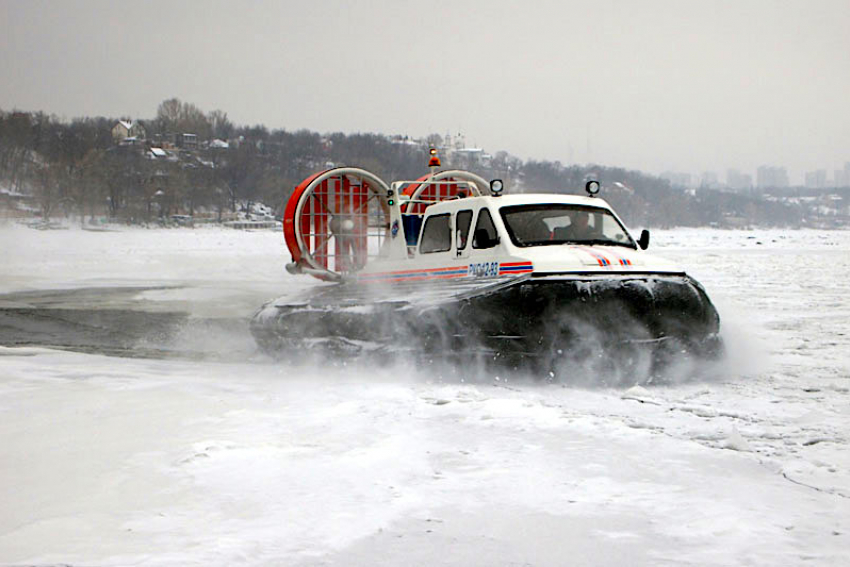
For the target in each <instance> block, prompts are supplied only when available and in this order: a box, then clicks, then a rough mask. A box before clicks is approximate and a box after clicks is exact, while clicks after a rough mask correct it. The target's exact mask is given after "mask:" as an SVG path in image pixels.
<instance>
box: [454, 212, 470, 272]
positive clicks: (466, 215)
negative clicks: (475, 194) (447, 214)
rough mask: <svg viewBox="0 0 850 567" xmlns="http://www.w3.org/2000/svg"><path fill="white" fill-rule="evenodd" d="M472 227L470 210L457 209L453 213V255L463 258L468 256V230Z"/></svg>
mask: <svg viewBox="0 0 850 567" xmlns="http://www.w3.org/2000/svg"><path fill="white" fill-rule="evenodd" d="M471 227H472V211H471V210H463V211H458V212H457V214H456V215H455V231H454V251H455V256H456V257H457V258H459V259H462V260H465V259H466V258H468V257H469V249H470V248H471V246H470V242H469V241H470V238H469V231H470V228H471Z"/></svg>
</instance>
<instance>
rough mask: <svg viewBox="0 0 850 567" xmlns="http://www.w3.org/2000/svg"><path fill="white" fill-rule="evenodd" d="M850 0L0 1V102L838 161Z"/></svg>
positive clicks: (737, 164) (592, 157)
mask: <svg viewBox="0 0 850 567" xmlns="http://www.w3.org/2000/svg"><path fill="white" fill-rule="evenodd" d="M848 27H850V4H848V3H847V2H846V1H844V0H815V1H811V0H806V1H803V0H794V1H783V2H777V1H774V0H742V1H739V2H717V1H709V0H699V1H689V2H678V1H674V0H648V1H642V2H620V1H613V0H605V1H601V2H583V1H582V2H580V1H577V0H573V1H568V2H565V1H557V2H556V1H548V0H547V1H542V2H533V3H526V4H522V5H520V4H517V3H515V2H509V1H506V0H490V1H486V2H485V1H483V0H482V1H462V2H442V1H438V2H428V3H422V2H412V1H407V0H401V1H398V0H393V1H389V0H382V1H374V2H307V3H305V2H274V1H257V2H250V3H248V4H242V3H240V4H234V3H232V2H222V1H203V2H201V1H194V2H179V3H174V2H165V1H154V2H145V3H143V4H132V3H116V2H109V1H87V2H84V3H80V2H45V1H31V2H17V1H14V0H0V77H2V78H3V80H0V108H3V109H6V110H9V109H11V108H13V107H17V108H21V109H25V110H44V111H46V112H48V113H56V114H58V115H60V116H66V117H68V118H71V117H75V116H80V115H107V116H118V115H126V116H129V117H133V118H148V117H153V116H154V114H155V112H156V107H157V105H158V104H159V102H161V101H162V100H164V99H166V98H170V97H173V96H177V97H179V98H181V99H182V100H186V101H189V102H193V103H195V104H196V105H198V106H199V107H200V108H202V109H205V110H208V111H209V110H213V109H217V108H220V109H223V110H225V111H227V112H228V113H229V114H230V117H231V118H232V119H233V120H234V121H235V122H237V123H241V124H265V125H266V126H268V127H270V128H286V129H289V130H295V129H299V128H308V129H311V130H315V131H320V132H327V131H343V132H358V131H361V132H374V131H377V132H383V133H387V134H392V133H401V134H409V135H412V136H424V135H427V134H429V133H431V132H436V133H440V134H445V133H446V132H451V133H452V134H455V133H458V132H462V133H464V134H465V135H466V136H467V143H468V144H470V145H477V146H479V147H483V148H485V149H486V150H488V151H491V152H496V151H498V150H507V151H510V152H512V153H514V154H516V155H519V156H520V157H523V158H535V159H549V160H560V161H561V162H563V163H587V162H595V163H602V164H606V165H612V166H624V167H629V168H635V169H641V170H644V171H653V172H660V171H663V170H668V169H672V170H683V171H689V172H691V173H699V172H702V171H705V170H711V171H715V172H718V173H721V174H722V172H724V171H725V169H726V168H729V167H732V168H738V169H740V170H742V171H748V172H753V170H754V169H755V168H756V167H758V166H759V165H762V164H771V165H778V166H785V167H787V168H789V172H790V173H791V180H792V182H794V183H801V182H802V175H803V172H804V171H808V170H814V169H821V168H823V169H826V170H827V171H829V172H831V171H832V170H833V169H836V168H841V167H843V164H844V162H846V161H850V154H849V153H848V151H850V150H848V148H850V111H848V106H847V104H846V100H845V99H846V96H845V94H846V93H847V92H850V55H848V54H850V39H848V38H850V34H848V33H847V29H848Z"/></svg>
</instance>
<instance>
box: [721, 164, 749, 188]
mask: <svg viewBox="0 0 850 567" xmlns="http://www.w3.org/2000/svg"><path fill="white" fill-rule="evenodd" d="M726 186H727V187H728V188H729V189H732V190H735V191H740V190H746V189H752V187H753V176H752V175H749V174H746V173H741V172H740V171H738V170H737V169H727V170H726Z"/></svg>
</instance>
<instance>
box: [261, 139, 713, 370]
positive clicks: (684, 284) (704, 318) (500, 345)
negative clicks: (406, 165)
mask: <svg viewBox="0 0 850 567" xmlns="http://www.w3.org/2000/svg"><path fill="white" fill-rule="evenodd" d="M432 155H433V152H432ZM434 161H435V158H432V164H433V162H434ZM599 189H600V185H599V183H598V182H596V181H589V182H588V183H587V185H586V190H587V193H588V196H576V195H564V194H516V195H504V194H503V183H502V181H501V180H493V181H490V182H489V183H488V182H487V181H485V180H484V179H483V178H482V177H480V176H478V175H476V174H474V173H471V172H468V171H461V170H449V171H434V168H433V167H432V172H431V173H430V174H428V175H425V176H423V177H421V178H420V179H418V180H415V181H396V182H393V183H391V184H387V183H385V182H384V181H383V180H381V179H380V178H379V177H377V176H375V175H374V174H372V173H370V172H368V171H365V170H363V169H359V168H352V167H340V168H334V169H329V170H326V171H322V172H320V173H317V174H315V175H313V176H311V177H309V178H307V179H305V180H304V181H303V182H302V183H301V184H299V185H298V186H297V187H296V188H295V191H294V192H293V194H292V196H291V198H290V199H289V201H288V203H287V206H286V209H285V214H284V222H283V231H284V235H285V239H286V244H287V246H288V248H289V251H290V253H291V254H292V263H291V264H288V265H287V270H288V271H289V272H290V273H293V274H307V275H311V276H314V277H316V278H318V279H319V280H322V281H323V282H324V283H322V284H317V285H314V286H310V287H308V288H306V289H301V290H300V291H299V292H297V293H294V294H290V295H289V296H284V297H281V298H278V299H276V300H274V301H271V302H269V303H267V304H266V305H265V306H263V307H262V308H261V309H260V311H259V312H258V313H257V314H256V315H255V317H254V318H253V320H252V322H251V332H252V334H253V336H254V338H255V340H256V342H257V343H258V345H259V346H260V347H261V348H262V349H263V350H264V351H266V352H268V353H270V354H273V355H275V356H278V357H281V356H282V357H291V358H300V357H303V355H304V354H305V353H309V352H313V353H317V354H318V353H332V354H333V355H338V354H345V355H352V356H357V355H362V354H366V353H372V354H384V355H387V356H398V355H399V354H404V353H412V354H425V355H426V356H428V357H431V358H443V357H459V358H460V359H466V358H469V357H478V358H479V359H484V360H491V361H496V362H499V361H502V362H505V363H508V364H520V363H522V362H523V361H532V362H534V361H537V362H540V361H542V363H543V364H545V365H547V366H549V367H555V366H557V365H556V364H554V363H553V361H557V359H559V358H564V359H571V360H574V357H575V356H576V355H581V356H595V357H603V358H604V357H608V356H611V354H612V353H624V352H627V353H630V354H629V356H633V354H634V352H635V350H636V349H640V350H643V351H649V352H651V353H652V355H653V357H654V359H656V360H657V359H658V358H659V354H658V353H666V354H665V356H669V355H671V354H675V355H682V354H684V355H687V356H699V357H705V356H714V355H716V354H717V352H718V350H719V348H720V339H719V338H718V331H719V316H718V314H717V311H716V309H715V308H714V306H713V305H712V303H711V301H710V300H709V298H708V296H707V295H706V292H705V290H704V289H703V287H702V286H701V285H700V284H699V283H698V282H697V281H696V280H694V279H693V278H691V277H690V276H688V275H687V274H686V273H685V272H684V271H682V270H681V269H680V268H678V267H676V266H675V265H673V264H672V263H670V262H669V261H666V260H663V259H661V258H658V257H655V256H652V255H650V254H648V253H647V252H645V250H646V248H647V247H648V245H649V232H648V231H646V230H644V231H643V232H642V233H641V235H640V237H639V238H637V239H636V238H634V237H633V236H632V234H631V233H630V232H629V231H628V230H627V229H626V227H625V225H624V223H623V222H622V221H621V220H620V218H619V217H618V216H617V214H616V213H615V212H614V210H613V209H612V208H611V207H610V206H609V205H608V203H606V202H605V200H603V199H602V198H600V197H598V196H597V194H598V192H599Z"/></svg>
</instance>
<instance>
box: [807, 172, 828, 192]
mask: <svg viewBox="0 0 850 567" xmlns="http://www.w3.org/2000/svg"><path fill="white" fill-rule="evenodd" d="M806 187H807V188H808V189H823V188H824V187H826V170H825V169H818V170H817V171H807V172H806Z"/></svg>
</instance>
